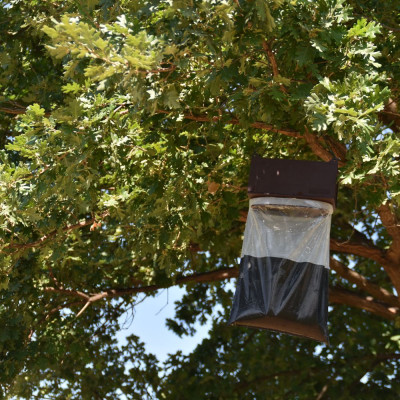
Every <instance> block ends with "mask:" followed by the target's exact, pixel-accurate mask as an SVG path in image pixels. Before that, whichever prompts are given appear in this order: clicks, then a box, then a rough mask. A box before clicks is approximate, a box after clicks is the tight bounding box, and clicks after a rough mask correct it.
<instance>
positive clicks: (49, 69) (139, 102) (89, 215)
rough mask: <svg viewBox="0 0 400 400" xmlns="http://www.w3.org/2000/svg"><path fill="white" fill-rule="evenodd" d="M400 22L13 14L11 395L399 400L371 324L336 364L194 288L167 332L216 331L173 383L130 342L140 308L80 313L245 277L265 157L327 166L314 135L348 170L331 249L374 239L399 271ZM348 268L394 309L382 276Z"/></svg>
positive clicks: (5, 333) (297, 16)
mask: <svg viewBox="0 0 400 400" xmlns="http://www.w3.org/2000/svg"><path fill="white" fill-rule="evenodd" d="M399 12H400V11H399V9H398V5H397V3H396V2H394V1H393V2H391V1H389V2H385V3H384V4H380V5H379V6H378V5H377V3H376V2H375V1H369V0H363V1H357V2H356V1H350V2H346V1H344V0H318V1H315V2H310V1H308V0H307V1H306V0H295V1H282V0H274V1H267V0H256V1H244V0H243V1H242V0H238V1H237V0H229V1H219V0H217V1H208V0H173V1H157V0H151V1H142V0H138V1H127V0H118V1H114V0H95V1H93V0H88V1H80V2H78V1H72V0H57V1H52V0H45V1H40V2H39V1H36V0H29V1H9V2H2V3H0V15H1V20H2V25H1V26H0V34H1V37H2V42H1V43H0V60H1V65H0V129H1V138H0V304H1V306H0V322H1V326H2V330H1V332H0V354H1V357H0V388H1V391H2V392H1V395H0V398H13V397H14V398H21V399H24V398H26V399H31V398H43V399H45V398H54V399H85V400H86V399H115V398H125V397H123V395H124V396H126V398H128V399H145V398H160V399H163V398H165V399H180V398H182V399H185V398H188V397H190V398H193V399H196V398H198V399H203V398H210V399H213V398H215V399H217V398H218V399H235V398H237V399H264V398H267V397H268V398H271V399H282V398H296V399H309V398H317V397H319V394H320V393H322V391H324V393H325V394H324V397H323V398H327V399H328V398H330V399H359V398H361V397H362V398H365V399H376V398H378V397H379V396H382V397H385V398H387V399H392V398H393V399H395V398H397V394H398V393H399V391H400V388H399V384H398V382H400V379H399V364H398V360H399V358H398V351H399V347H398V342H399V341H398V336H399V331H398V326H396V322H393V321H390V320H384V319H382V318H380V317H378V316H374V315H372V314H370V313H368V312H366V311H362V310H356V309H352V308H350V307H345V306H335V307H334V308H333V309H332V310H331V312H330V321H331V338H332V344H331V346H330V347H324V346H323V347H320V346H317V345H315V344H314V343H311V342H309V341H305V340H300V339H294V338H291V337H285V336H282V335H273V334H270V333H265V332H256V331H248V330H245V329H232V328H228V327H226V326H225V321H226V320H227V315H228V312H229V307H230V304H231V303H230V301H231V298H232V293H231V290H230V285H227V284H226V283H218V284H210V285H205V284H202V285H196V286H188V288H187V295H185V296H184V297H183V299H182V300H181V301H180V302H179V303H178V304H177V305H176V318H175V319H174V320H170V321H168V326H169V327H170V328H171V329H172V330H173V331H174V332H176V333H177V334H179V335H187V334H192V333H193V332H194V325H195V323H196V322H201V323H204V322H205V321H206V319H207V317H208V316H210V315H213V328H212V330H211V331H210V336H209V338H208V339H207V340H205V341H204V342H203V343H202V344H201V345H199V347H198V348H197V349H196V350H195V351H194V352H193V354H191V355H189V356H183V355H182V354H179V353H178V354H176V355H172V356H171V357H170V359H169V360H168V361H167V363H166V364H165V365H164V366H163V367H162V366H160V365H159V364H158V363H157V360H156V358H155V357H154V356H153V355H151V354H146V352H145V350H144V347H143V344H142V343H141V342H140V341H139V339H138V338H136V337H133V336H132V337H130V338H128V339H127V344H126V345H124V346H121V345H120V344H118V342H117V341H116V339H115V335H116V332H117V331H118V330H119V329H120V328H121V325H120V321H121V317H122V316H123V315H125V314H126V313H128V312H129V310H130V309H131V308H133V307H134V306H135V302H136V301H137V300H138V294H135V293H131V294H130V295H129V296H123V297H116V298H114V299H111V298H107V299H102V300H99V301H96V302H93V303H92V304H90V306H88V307H87V308H86V309H85V310H84V311H83V312H82V314H80V316H79V317H77V314H78V313H79V312H80V311H81V310H82V308H83V306H84V305H85V299H84V297H82V296H80V295H79V294H78V295H76V294H77V293H78V292H79V293H84V294H96V293H103V292H104V291H107V290H114V289H115V290H118V289H121V288H132V287H140V286H146V285H155V286H157V287H158V286H159V287H165V286H170V285H173V284H174V283H175V282H176V280H177V279H179V278H180V277H181V276H184V275H190V274H196V273H204V272H209V271H213V270H215V269H218V268H225V267H233V266H235V265H236V262H237V257H238V256H239V255H240V247H241V240H242V234H243V229H244V224H243V222H242V221H241V217H242V216H243V213H245V212H246V209H247V193H246V185H247V177H248V169H249V161H250V157H251V155H252V154H253V153H254V152H258V153H259V154H260V155H263V156H266V157H276V158H298V159H317V156H316V154H315V153H314V152H313V150H312V148H310V146H308V145H307V142H306V140H304V137H303V134H304V132H305V127H306V128H307V130H308V131H309V132H310V134H311V135H313V136H314V137H315V138H316V140H317V142H318V143H320V145H321V146H322V148H323V150H325V152H328V154H329V152H332V151H333V150H337V147H338V146H339V147H340V148H341V149H342V153H344V152H346V153H347V154H346V156H345V158H346V159H345V160H343V161H345V165H344V166H343V167H342V168H341V169H340V178H339V183H340V191H339V197H338V199H339V201H338V204H339V206H338V209H337V211H336V213H335V216H334V219H333V226H332V235H334V236H335V237H337V238H340V239H341V240H343V241H346V240H350V239H352V238H353V236H354V232H353V231H352V230H351V229H350V230H349V228H348V227H349V226H361V228H360V230H362V232H363V233H364V235H365V238H367V239H368V240H369V241H370V242H371V243H373V246H375V247H377V248H379V249H381V251H382V254H384V251H385V250H386V249H387V248H388V247H389V245H390V243H391V238H390V237H389V235H388V233H387V232H386V230H385V229H384V227H383V226H382V224H381V223H380V221H379V220H377V214H376V209H377V207H378V206H379V205H381V204H383V203H386V202H388V203H390V205H391V207H392V209H393V210H394V212H395V214H396V213H397V216H399V215H398V207H399V205H400V184H399V173H400V165H399V160H400V143H399V130H398V128H399V125H400V123H399V122H398V118H399V116H398V112H397V111H396V110H395V111H393V110H392V111H390V110H389V111H388V109H387V106H388V104H391V103H394V104H396V103H398V102H399V93H400V90H399V89H400V87H399V83H398V82H400V73H399V71H400V69H399V68H398V67H399V56H400V48H399V43H400V42H399V32H398V29H397V28H396V27H397V26H398V15H399ZM268 49H269V50H270V53H269V52H268ZM271 54H272V55H273V56H271ZM275 63H276V66H275ZM261 128H266V129H261ZM287 132H289V133H292V134H293V132H295V133H296V135H294V136H296V137H294V136H293V135H292V136H290V135H287V134H286V133H287ZM297 136H298V137H297ZM335 143H336V148H335V149H333V147H335V146H334V144H335ZM340 259H341V261H343V262H344V263H346V264H348V263H349V262H350V261H352V262H354V263H355V264H356V265H355V266H354V269H355V270H356V271H357V272H358V273H360V274H363V275H364V276H366V277H368V278H369V279H371V280H372V281H373V282H374V283H376V284H377V285H380V286H381V287H382V288H384V289H386V290H388V291H390V292H392V293H395V292H394V291H393V286H392V284H391V282H390V281H389V279H388V276H387V275H386V274H385V272H384V271H383V270H382V268H381V267H380V266H379V265H378V264H377V263H376V262H374V261H372V260H370V259H366V258H363V257H360V256H357V255H351V254H346V255H344V254H341V255H340ZM331 278H332V279H331V280H332V284H340V285H343V286H345V287H346V288H347V289H348V290H355V289H356V288H355V287H354V286H353V285H352V284H350V283H348V282H346V281H345V282H343V280H341V279H340V278H339V277H338V276H337V275H336V274H332V276H331ZM49 287H50V288H53V289H54V291H51V290H49V289H48V288H49ZM71 293H74V294H75V295H71ZM110 293H111V292H110ZM79 296H80V297H79ZM396 357H397V358H396ZM367 372H368V380H367V381H366V383H365V384H362V383H360V379H361V378H362V377H363V376H364V375H365V373H367ZM325 386H327V387H326V389H324V388H325ZM319 398H321V397H319Z"/></svg>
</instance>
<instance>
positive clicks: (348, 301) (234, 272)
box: [45, 267, 398, 320]
mask: <svg viewBox="0 0 400 400" xmlns="http://www.w3.org/2000/svg"><path fill="white" fill-rule="evenodd" d="M238 275H239V269H238V268H237V267H235V268H224V269H220V270H216V271H210V272H205V273H201V274H192V275H189V276H185V277H181V278H178V279H177V280H176V281H175V282H174V283H171V284H166V285H149V286H138V287H132V288H119V289H107V290H104V291H103V292H100V293H96V294H93V295H91V296H89V295H87V294H84V293H82V292H79V291H74V290H65V289H64V290H61V289H57V288H53V287H48V288H45V291H46V292H52V293H60V294H62V295H65V296H72V297H79V298H83V299H85V300H86V302H87V303H89V304H92V303H94V302H96V301H99V300H102V299H106V298H114V297H122V296H127V295H132V294H136V293H148V292H154V291H156V290H158V289H163V288H167V287H170V286H174V285H181V284H184V283H193V282H196V283H206V282H215V281H221V280H224V279H230V278H236V277H238ZM329 300H330V301H331V302H333V303H339V304H345V305H348V306H351V307H356V308H360V309H364V310H367V311H369V312H371V313H373V314H376V315H379V316H381V317H384V318H386V319H391V320H392V319H394V318H395V317H396V315H397V310H398V309H397V308H395V307H388V306H387V305H384V304H381V303H377V302H376V301H374V300H373V299H372V298H371V297H365V298H364V297H362V296H359V295H357V294H355V293H353V292H351V291H348V290H345V289H341V288H332V289H331V290H330V295H329ZM86 307H88V305H85V309H86ZM83 311H84V310H81V312H83ZM79 315H81V313H80V314H79Z"/></svg>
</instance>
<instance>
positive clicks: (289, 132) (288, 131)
mask: <svg viewBox="0 0 400 400" xmlns="http://www.w3.org/2000/svg"><path fill="white" fill-rule="evenodd" d="M156 114H171V112H170V111H167V110H157V111H156ZM183 118H184V119H189V120H192V121H197V122H217V121H220V120H221V119H222V116H214V117H209V116H207V115H193V114H184V115H183ZM226 123H227V124H231V125H239V124H240V120H239V119H237V118H232V119H231V120H229V121H227V122H226ZM250 126H251V127H252V128H256V129H264V130H267V131H270V132H275V133H280V134H282V135H285V136H290V137H295V138H301V137H303V136H302V135H301V133H300V132H297V131H294V130H291V129H280V128H277V127H275V126H273V125H271V124H266V123H264V122H260V121H256V122H253V123H252V124H250Z"/></svg>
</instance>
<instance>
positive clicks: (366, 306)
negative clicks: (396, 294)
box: [329, 287, 398, 320]
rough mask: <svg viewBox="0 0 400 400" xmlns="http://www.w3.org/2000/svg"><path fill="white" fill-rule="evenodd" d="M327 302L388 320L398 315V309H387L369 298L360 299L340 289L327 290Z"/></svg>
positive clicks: (354, 294)
mask: <svg viewBox="0 0 400 400" xmlns="http://www.w3.org/2000/svg"><path fill="white" fill-rule="evenodd" d="M329 301H330V302H331V303H337V304H344V305H346V306H350V307H354V308H359V309H361V310H366V311H369V312H370V313H372V314H375V315H379V316H380V317H383V318H386V319H390V320H394V319H395V318H396V316H397V314H398V312H397V311H398V308H395V307H388V306H386V305H384V304H381V303H378V302H376V301H374V300H373V299H372V297H370V296H367V297H362V296H360V295H358V294H356V293H353V292H351V291H350V290H347V289H343V288H340V287H333V288H331V289H330V290H329Z"/></svg>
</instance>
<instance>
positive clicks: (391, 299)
mask: <svg viewBox="0 0 400 400" xmlns="http://www.w3.org/2000/svg"><path fill="white" fill-rule="evenodd" d="M330 268H331V269H333V270H334V271H335V272H336V273H337V274H338V275H340V276H341V277H342V278H344V279H346V280H347V281H349V282H351V283H354V284H356V285H357V286H358V287H359V288H360V289H362V290H364V291H366V292H368V293H369V294H371V295H372V296H373V297H374V298H375V299H377V300H381V301H382V302H384V303H386V304H388V305H391V306H393V307H397V308H399V307H400V300H399V298H398V297H396V296H395V295H393V294H392V293H390V292H389V291H388V290H386V289H384V288H382V287H380V286H378V285H375V284H374V283H371V282H369V281H368V279H367V278H365V277H364V276H363V275H361V274H359V273H358V272H356V271H354V270H352V269H350V268H348V267H346V266H345V265H343V264H342V263H341V262H339V261H338V260H336V259H334V258H333V257H331V259H330Z"/></svg>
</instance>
